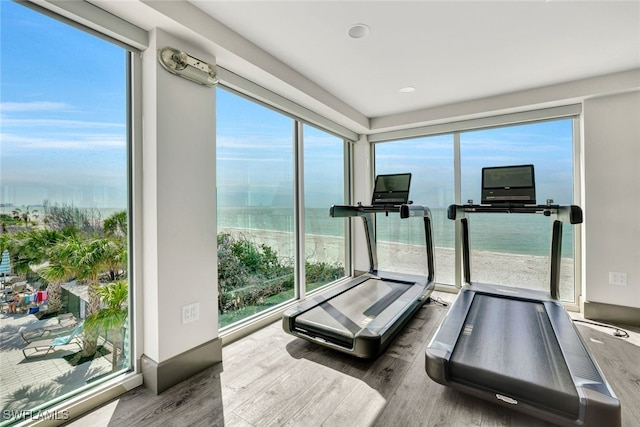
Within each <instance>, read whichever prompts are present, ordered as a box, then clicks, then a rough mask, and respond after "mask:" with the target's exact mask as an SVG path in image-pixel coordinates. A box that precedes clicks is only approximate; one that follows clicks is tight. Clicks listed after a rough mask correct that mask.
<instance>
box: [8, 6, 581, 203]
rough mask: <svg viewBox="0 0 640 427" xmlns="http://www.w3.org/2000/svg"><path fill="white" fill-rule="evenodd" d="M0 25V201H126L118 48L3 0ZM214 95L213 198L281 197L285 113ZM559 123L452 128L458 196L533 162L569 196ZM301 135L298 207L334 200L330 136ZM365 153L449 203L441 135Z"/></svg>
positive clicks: (121, 54) (546, 187) (551, 193)
mask: <svg viewBox="0 0 640 427" xmlns="http://www.w3.org/2000/svg"><path fill="white" fill-rule="evenodd" d="M0 24H1V25H0V28H1V29H0V31H1V33H0V55H1V58H0V64H1V68H0V141H1V145H0V179H1V182H2V186H1V191H0V203H13V204H14V205H16V206H21V205H34V204H41V203H42V202H43V201H44V200H49V201H50V202H52V203H59V204H62V203H67V204H74V205H75V206H79V207H98V208H124V207H126V200H127V190H126V189H127V177H126V164H127V161H126V155H127V148H126V126H125V123H126V117H125V114H126V111H125V105H126V93H125V91H126V88H125V78H126V52H125V51H124V50H123V49H122V48H120V47H118V46H114V45H112V44H110V43H108V42H106V41H103V40H101V39H99V38H96V37H95V36H92V35H88V34H86V33H84V32H82V31H80V30H77V29H75V28H72V27H70V26H68V25H66V24H63V23H60V22H57V21H55V20H53V19H51V18H49V17H46V16H43V15H41V14H39V13H37V12H34V11H32V10H30V9H28V8H26V7H24V6H21V5H19V4H16V3H14V2H11V1H3V0H0ZM217 93H218V95H217V100H218V108H217V121H218V135H217V145H218V162H217V167H218V183H217V184H218V197H219V199H220V202H221V205H223V206H225V205H226V206H229V205H231V206H234V205H235V206H238V205H243V204H248V205H253V206H256V205H263V206H265V205H266V206H269V205H274V203H277V204H278V205H282V204H283V203H284V204H285V205H288V206H291V205H290V202H289V201H290V200H291V199H292V182H293V176H292V174H293V149H292V146H291V138H292V132H293V130H292V127H291V123H292V120H291V119H290V118H288V117H286V116H284V115H282V114H279V113H277V112H274V111H272V110H270V109H268V108H265V107H263V106H260V105H258V104H255V103H253V102H250V101H247V100H246V99H244V98H242V97H238V96H236V95H233V94H230V93H228V92H226V91H224V90H221V89H218V90H217ZM571 132H572V131H571V121H570V120H562V121H551V122H544V123H539V124H532V125H526V126H515V127H506V128H497V129H488V130H481V131H475V132H464V133H462V134H461V152H462V173H463V176H462V182H463V194H462V199H463V201H466V200H467V199H469V198H472V199H476V200H479V193H480V171H481V168H482V167H483V166H496V165H505V164H523V163H534V164H535V166H536V181H537V184H538V195H539V201H540V202H544V200H545V199H546V198H550V197H551V198H554V199H555V200H556V202H559V203H569V202H571V191H572V190H571V189H572V181H571V180H572V141H571ZM305 141H306V148H305V150H306V153H307V155H306V158H305V163H306V164H305V184H306V193H305V196H306V197H305V198H306V201H307V206H309V207H326V206H330V205H331V204H336V203H341V200H339V199H340V198H341V195H342V160H341V159H342V143H341V141H340V140H339V139H338V138H337V137H334V136H332V135H329V134H327V133H325V132H322V131H319V130H317V129H314V128H311V127H309V126H305ZM376 150H377V151H376V152H377V168H378V170H377V172H378V173H396V172H407V171H409V172H413V173H414V178H413V181H412V182H413V185H412V195H411V196H412V199H413V200H414V201H415V202H417V203H425V204H430V205H432V206H434V207H446V206H447V205H448V204H450V203H452V202H453V200H452V198H453V149H452V136H451V135H441V136H435V137H429V138H419V139H415V140H411V141H399V142H393V143H384V144H379V145H377V148H376ZM249 187H251V192H252V194H253V195H252V196H251V197H250V198H249V199H251V200H249V199H248V198H247V192H248V191H249V190H248V188H249ZM363 202H367V200H363Z"/></svg>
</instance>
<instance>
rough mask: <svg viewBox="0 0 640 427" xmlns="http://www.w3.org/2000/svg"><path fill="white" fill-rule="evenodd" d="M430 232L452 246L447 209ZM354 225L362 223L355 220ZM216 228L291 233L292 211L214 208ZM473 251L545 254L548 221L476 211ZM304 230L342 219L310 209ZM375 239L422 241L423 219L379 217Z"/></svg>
mask: <svg viewBox="0 0 640 427" xmlns="http://www.w3.org/2000/svg"><path fill="white" fill-rule="evenodd" d="M431 215H432V220H433V236H434V244H435V246H436V247H443V248H453V247H454V239H455V237H454V233H455V222H454V221H451V220H449V219H448V218H447V212H446V209H432V210H431ZM353 221H355V222H354V224H355V225H354V226H356V227H362V225H361V220H360V219H359V218H356V219H355V220H353ZM218 227H220V228H225V227H234V228H248V229H260V230H273V231H286V232H293V230H294V221H293V210H292V209H287V208H271V207H268V208H267V207H242V208H230V207H219V208H218ZM469 227H470V231H471V234H470V241H471V247H472V249H473V250H484V251H492V252H502V253H512V254H520V255H542V256H544V255H548V254H549V247H550V244H551V222H550V219H549V218H548V217H545V216H543V215H538V214H475V215H471V217H470V220H469ZM305 232H306V233H308V234H320V235H326V236H341V235H343V233H344V220H341V219H339V218H332V217H330V216H329V208H328V207H327V208H326V209H325V208H308V209H306V212H305ZM376 233H377V239H378V240H379V241H389V242H394V243H404V244H412V245H424V244H425V239H424V231H423V221H420V220H418V219H415V218H409V219H402V220H401V219H400V218H399V217H398V214H389V216H385V215H378V216H377V230H376ZM562 256H563V257H565V258H571V257H573V226H571V225H568V224H565V225H564V227H563V245H562Z"/></svg>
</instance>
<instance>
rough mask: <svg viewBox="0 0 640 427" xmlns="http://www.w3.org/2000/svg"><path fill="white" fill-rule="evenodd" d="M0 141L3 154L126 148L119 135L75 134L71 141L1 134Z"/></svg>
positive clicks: (121, 136)
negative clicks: (29, 151) (26, 151)
mask: <svg viewBox="0 0 640 427" xmlns="http://www.w3.org/2000/svg"><path fill="white" fill-rule="evenodd" d="M0 141H2V151H1V153H3V154H5V153H6V152H8V151H15V150H95V149H99V148H118V147H125V146H126V140H125V137H124V136H123V135H120V134H77V135H74V136H73V139H72V138H56V137H37V136H20V135H14V134H6V133H1V134H0Z"/></svg>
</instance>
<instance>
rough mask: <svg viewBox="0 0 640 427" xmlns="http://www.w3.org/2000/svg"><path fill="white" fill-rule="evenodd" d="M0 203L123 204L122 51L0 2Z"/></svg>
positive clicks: (123, 75)
mask: <svg viewBox="0 0 640 427" xmlns="http://www.w3.org/2000/svg"><path fill="white" fill-rule="evenodd" d="M0 28H1V29H0V31H1V33H0V40H1V42H0V43H1V45H0V55H1V57H0V64H1V68H0V138H1V139H0V141H1V147H0V178H1V180H2V191H1V192H0V203H13V204H14V205H16V206H20V205H33V204H40V203H42V202H43V201H44V200H45V199H48V200H49V201H50V202H52V203H60V204H61V203H67V204H74V205H75V206H79V207H98V208H104V207H115V208H124V207H126V200H127V199H126V197H127V196H126V133H125V132H126V127H125V118H126V117H125V106H126V104H125V102H126V93H125V91H126V89H125V83H126V80H125V77H126V74H125V72H126V67H125V63H126V53H125V51H124V50H123V49H122V48H120V47H117V46H114V45H112V44H110V43H108V42H106V41H103V40H101V39H98V38H96V37H94V36H91V35H88V34H86V33H84V32H82V31H79V30H77V29H75V28H72V27H70V26H68V25H66V24H63V23H60V22H58V21H55V20H53V19H51V18H49V17H46V16H44V15H41V14H39V13H37V12H34V11H32V10H30V9H28V8H26V7H24V6H22V5H19V4H16V3H14V2H11V1H0Z"/></svg>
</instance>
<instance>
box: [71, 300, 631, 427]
mask: <svg viewBox="0 0 640 427" xmlns="http://www.w3.org/2000/svg"><path fill="white" fill-rule="evenodd" d="M447 301H448V302H450V301H451V300H450V299H448V300H447ZM448 308H449V307H448V306H447V307H443V306H441V305H439V304H436V303H434V302H432V303H430V304H428V305H426V306H425V307H423V308H422V309H421V310H420V311H419V312H418V313H417V314H416V316H415V317H414V318H413V319H412V320H411V321H410V322H409V323H408V324H407V325H406V327H405V328H404V329H403V330H402V331H401V332H400V334H399V335H398V337H396V339H395V340H394V341H393V342H392V343H391V345H390V346H389V348H388V349H387V350H386V351H385V352H384V353H383V354H382V355H381V356H379V357H378V358H376V359H374V360H362V359H357V358H354V357H351V356H349V355H347V354H343V353H339V352H336V351H333V350H331V349H328V348H326V347H322V346H319V345H316V344H315V343H311V342H307V341H305V340H302V339H299V338H295V337H292V336H290V335H287V334H285V333H284V331H283V330H282V325H281V322H275V323H273V324H272V325H269V326H267V327H265V328H263V329H262V330H260V331H257V332H256V333H254V334H252V335H250V336H248V337H246V338H244V339H241V340H239V341H236V342H234V343H232V344H230V345H228V346H226V347H225V348H224V349H223V363H222V364H220V365H218V366H216V367H213V368H210V369H207V370H205V371H203V372H201V373H199V374H197V375H195V376H194V377H192V378H190V379H188V380H186V381H184V382H182V383H180V384H178V385H176V386H174V387H172V388H171V389H169V390H167V391H165V392H164V393H162V394H161V395H159V396H155V395H153V394H152V393H151V392H150V391H148V390H147V389H145V388H144V387H140V388H137V389H135V390H132V391H130V392H128V393H126V394H124V395H122V396H120V397H119V398H117V399H116V400H114V401H112V402H110V403H108V404H106V405H104V406H103V407H101V408H98V409H97V410H94V411H93V412H91V413H89V414H87V415H85V416H84V417H81V418H79V419H76V420H73V421H71V422H70V423H68V425H69V426H72V427H84V426H86V425H91V426H92V427H101V426H111V427H113V426H127V427H129V426H145V427H146V426H152V427H154V426H203V427H204V426H207V427H210V426H224V427H262V426H268V427H277V426H287V427H297V426H300V427H316V426H326V427H342V426H348V427H360V426H362V427H371V426H375V427H390V426H391V427H395V426H402V427H405V426H416V427H431V426H434V427H435V426H438V427H441V426H442V427H444V426H451V427H460V426H464V427H467V426H477V427H510V426H517V427H547V426H550V425H551V424H549V423H547V422H545V421H542V420H539V419H536V418H532V417H530V416H527V415H524V414H522V413H519V412H516V411H513V410H512V409H510V408H507V407H502V406H499V405H496V404H494V403H492V402H486V401H484V400H481V399H478V398H475V397H473V396H469V395H466V394H463V393H459V392H457V391H454V390H451V389H450V388H447V387H444V386H442V385H440V384H437V383H436V382H434V381H432V380H431V379H430V378H429V377H428V375H427V374H426V372H425V368H424V363H425V360H424V351H425V349H426V346H427V344H428V343H429V341H430V339H431V337H432V336H433V334H434V333H435V331H436V329H437V327H438V326H439V324H440V322H441V321H442V319H443V318H444V316H445V314H446V312H447V310H448ZM578 329H579V331H580V333H581V335H582V336H583V338H584V341H585V343H586V345H587V346H588V347H589V350H590V351H591V353H592V355H593V356H594V358H595V359H596V361H597V362H598V364H599V365H600V367H601V369H602V370H603V372H604V374H605V376H606V378H607V379H608V381H609V382H610V384H611V385H612V388H613V389H614V391H615V392H616V394H617V396H618V398H619V399H620V401H621V402H622V418H623V426H624V427H636V426H637V425H638V424H637V420H639V419H640V404H639V402H640V363H638V361H640V344H639V343H640V329H636V330H633V331H632V332H631V333H632V334H634V335H632V339H629V340H624V339H621V338H617V337H614V336H613V335H612V334H611V331H610V330H602V329H598V328H594V327H591V326H585V325H582V324H579V326H578Z"/></svg>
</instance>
